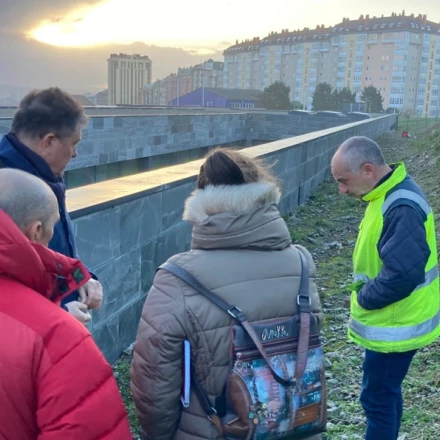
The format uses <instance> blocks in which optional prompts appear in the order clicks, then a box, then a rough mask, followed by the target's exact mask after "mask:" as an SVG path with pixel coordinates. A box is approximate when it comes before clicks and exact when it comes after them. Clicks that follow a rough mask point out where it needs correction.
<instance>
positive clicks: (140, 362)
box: [131, 150, 322, 440]
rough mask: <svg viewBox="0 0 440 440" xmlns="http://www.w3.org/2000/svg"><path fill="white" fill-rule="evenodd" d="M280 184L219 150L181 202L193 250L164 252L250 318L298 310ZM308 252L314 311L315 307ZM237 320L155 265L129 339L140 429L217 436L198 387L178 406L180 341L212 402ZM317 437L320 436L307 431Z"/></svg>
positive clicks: (293, 253)
mask: <svg viewBox="0 0 440 440" xmlns="http://www.w3.org/2000/svg"><path fill="white" fill-rule="evenodd" d="M280 196H281V192H280V189H279V187H278V185H277V183H276V181H275V180H274V178H273V177H272V176H271V175H270V173H269V172H268V171H267V170H266V169H265V168H264V167H263V166H262V165H261V164H260V163H259V162H258V161H257V160H255V159H251V158H249V157H247V156H245V155H244V154H242V153H239V152H237V151H233V150H216V151H215V152H213V153H211V154H210V155H209V156H208V157H207V159H206V161H205V163H204V165H202V167H201V169H200V174H199V180H198V189H197V190H195V191H194V192H193V194H192V195H191V196H190V197H189V198H188V199H187V201H186V203H185V211H184V216H183V217H184V219H185V220H188V221H190V222H191V223H192V224H193V232H192V244H191V251H189V252H185V253H183V254H179V255H175V256H174V257H172V258H170V260H169V261H170V262H173V263H175V264H177V265H179V266H181V267H182V268H184V269H185V270H187V271H188V272H190V273H191V274H192V275H194V276H195V277H196V278H197V279H198V280H199V281H200V283H202V284H203V285H204V286H205V287H206V288H207V289H208V290H210V291H212V292H213V293H215V294H216V295H218V296H220V297H221V298H222V299H224V300H225V301H227V302H228V303H230V304H234V305H236V306H238V307H239V308H240V309H241V310H243V312H244V313H245V314H246V315H247V317H248V319H249V321H251V322H253V321H260V320H266V319H271V318H282V317H287V316H291V315H293V314H295V313H296V311H297V307H296V295H297V294H298V290H299V283H300V278H301V262H300V256H299V251H298V250H297V249H296V248H295V247H293V246H292V245H291V237H290V234H289V230H288V229H287V226H286V223H285V222H284V220H283V219H282V218H281V216H280V212H279V210H278V208H277V204H278V202H279V200H280ZM302 250H303V251H304V252H305V254H306V255H307V259H308V264H309V270H310V284H309V295H310V297H311V300H312V310H313V313H314V314H315V316H316V317H317V320H318V324H319V325H320V324H321V322H322V310H321V305H320V301H319V296H318V293H317V290H316V285H315V282H314V278H315V265H314V263H313V260H312V257H311V255H310V254H309V252H307V251H306V250H305V249H304V248H302ZM234 324H236V322H235V321H234V320H233V319H232V318H231V317H230V316H229V315H228V314H226V313H225V312H223V311H222V310H220V309H219V308H218V307H216V306H215V305H214V304H213V303H211V302H210V301H209V300H208V299H206V298H205V297H203V296H202V295H200V294H199V293H197V292H196V291H195V290H194V289H192V288H191V287H190V286H189V285H187V284H185V283H184V282H183V281H181V280H180V279H178V278H176V277H175V276H174V275H172V274H170V273H168V272H166V271H163V270H161V271H159V272H158V273H157V274H156V277H155V279H154V281H153V286H152V288H151V290H150V292H149V294H148V297H147V300H146V302H145V305H144V309H143V313H142V318H141V322H140V325H139V330H138V335H137V339H136V344H135V348H134V358H133V365H132V383H131V390H132V393H133V398H134V401H135V404H136V409H137V413H138V416H139V420H140V424H141V426H142V430H143V433H144V438H146V439H149V440H169V439H175V440H200V439H213V440H214V439H217V438H218V433H217V430H216V428H215V427H214V425H213V424H212V423H211V422H210V421H209V420H208V418H207V417H206V414H205V412H204V411H203V409H202V407H201V405H200V402H199V401H198V399H197V396H196V395H195V394H194V393H193V392H192V393H191V404H190V406H189V407H188V408H182V406H181V403H180V392H181V384H182V341H183V340H185V339H186V340H189V341H190V344H191V356H192V358H191V362H192V365H193V366H194V369H195V373H196V376H197V378H198V380H199V381H200V383H201V385H202V387H203V388H204V390H205V391H206V393H207V394H208V397H209V398H210V400H211V402H215V401H216V398H219V396H221V395H222V392H223V390H224V387H225V383H226V380H227V377H228V373H229V364H228V363H229V360H230V341H231V337H230V335H231V328H232V326H233V325H234ZM314 438H319V437H314Z"/></svg>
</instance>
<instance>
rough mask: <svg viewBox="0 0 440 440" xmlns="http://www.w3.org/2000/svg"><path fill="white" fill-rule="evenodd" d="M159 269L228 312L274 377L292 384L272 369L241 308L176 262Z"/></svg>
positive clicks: (280, 381) (163, 265) (284, 382)
mask: <svg viewBox="0 0 440 440" xmlns="http://www.w3.org/2000/svg"><path fill="white" fill-rule="evenodd" d="M159 269H162V270H166V271H167V272H170V273H172V274H173V275H174V276H176V277H178V278H180V279H181V280H182V281H185V283H187V284H189V285H190V286H191V287H192V288H193V289H195V290H196V291H197V292H199V293H200V294H202V295H203V296H204V297H205V298H207V299H209V300H210V301H211V302H213V303H214V304H215V305H216V306H217V307H219V308H220V309H222V310H223V311H224V312H225V313H228V314H229V315H231V316H232V318H234V319H235V320H236V321H238V323H239V324H240V325H241V326H242V327H243V328H244V330H245V331H246V333H247V334H248V335H249V337H250V338H251V339H252V342H253V343H254V344H255V347H256V348H257V349H258V351H259V352H260V354H261V356H262V357H263V359H264V360H265V361H266V363H267V365H268V367H269V368H270V370H271V372H272V376H273V377H274V379H275V380H276V381H277V382H279V383H281V384H282V385H285V386H288V385H292V384H293V382H292V380H291V379H290V378H283V377H281V376H280V375H279V374H278V373H277V372H276V371H275V370H274V368H273V367H272V363H271V362H270V360H269V357H268V355H267V353H266V350H265V349H264V347H263V344H262V343H261V341H260V339H259V337H258V335H257V334H256V333H255V330H254V328H253V327H252V325H251V324H250V323H249V321H248V319H247V317H246V315H245V314H244V313H243V312H242V310H241V309H239V308H238V307H237V306H233V305H230V304H228V303H227V302H226V301H224V300H223V299H222V298H220V297H219V296H217V295H215V294H214V293H212V292H210V291H209V290H208V289H206V288H205V287H204V286H203V285H202V284H201V283H200V282H199V281H198V280H197V279H196V278H195V277H194V276H193V275H191V274H190V273H189V272H187V271H186V270H185V269H183V268H182V267H180V266H178V265H177V264H174V263H168V262H167V263H164V264H162V265H161V266H160V267H159Z"/></svg>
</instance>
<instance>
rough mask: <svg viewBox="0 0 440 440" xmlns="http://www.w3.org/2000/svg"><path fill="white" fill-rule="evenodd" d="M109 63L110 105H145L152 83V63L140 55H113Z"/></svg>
mask: <svg viewBox="0 0 440 440" xmlns="http://www.w3.org/2000/svg"><path fill="white" fill-rule="evenodd" d="M107 63H108V104H109V105H118V104H125V105H144V104H145V86H146V85H147V84H149V83H151V65H152V62H151V60H150V58H148V57H147V56H142V55H138V54H134V55H129V54H123V53H120V54H111V55H110V58H109V59H108V60H107Z"/></svg>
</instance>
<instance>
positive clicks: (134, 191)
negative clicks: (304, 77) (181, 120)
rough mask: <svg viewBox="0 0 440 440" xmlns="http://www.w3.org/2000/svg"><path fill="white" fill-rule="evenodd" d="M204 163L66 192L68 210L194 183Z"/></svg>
mask: <svg viewBox="0 0 440 440" xmlns="http://www.w3.org/2000/svg"><path fill="white" fill-rule="evenodd" d="M383 118H395V116H394V115H387V116H381V117H380V118H374V119H367V120H363V121H359V122H353V123H349V124H346V125H341V126H337V127H333V128H328V129H324V130H320V131H315V132H312V133H307V134H304V135H300V136H295V137H291V138H287V139H282V140H279V141H275V142H270V143H266V144H261V145H257V146H255V147H250V148H247V149H246V150H245V151H246V153H247V154H249V155H251V156H252V157H257V156H260V157H266V156H270V155H271V154H275V153H277V152H279V151H281V150H285V149H289V148H296V147H298V146H299V145H301V144H303V143H305V142H310V141H313V140H317V139H319V138H324V137H326V136H328V135H331V134H334V133H338V132H343V131H345V130H348V129H350V128H352V127H355V126H361V125H364V124H371V123H374V122H375V121H377V120H378V119H383ZM202 163H203V159H199V160H196V161H193V162H187V163H184V164H179V165H174V166H171V167H165V168H160V169H157V170H153V171H147V172H144V173H139V174H135V175H131V176H126V177H122V178H118V179H113V180H107V181H104V182H100V183H95V184H92V185H87V186H83V187H80V188H75V189H71V190H68V191H67V208H68V210H69V212H70V213H71V216H72V218H78V217H81V216H83V215H86V214H90V213H92V212H97V211H101V210H103V209H106V208H109V207H111V206H115V205H118V204H121V203H125V202H128V201H131V200H134V199H137V198H140V197H144V196H145V195H146V194H148V193H155V192H158V191H161V190H162V189H163V188H167V187H172V186H178V185H181V184H184V183H186V182H188V181H191V180H194V179H195V178H196V176H197V174H198V172H199V169H200V166H201V164H202Z"/></svg>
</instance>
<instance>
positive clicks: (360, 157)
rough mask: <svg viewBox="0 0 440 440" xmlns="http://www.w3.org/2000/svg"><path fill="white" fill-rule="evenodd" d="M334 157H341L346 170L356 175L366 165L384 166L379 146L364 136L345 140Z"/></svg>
mask: <svg viewBox="0 0 440 440" xmlns="http://www.w3.org/2000/svg"><path fill="white" fill-rule="evenodd" d="M336 155H342V157H343V159H344V161H345V163H346V165H347V168H348V169H349V170H350V171H351V172H352V173H355V174H358V173H359V172H360V170H361V168H362V166H363V165H364V164H366V163H370V164H371V165H374V166H383V165H386V162H385V158H384V157H383V154H382V150H381V149H380V147H379V145H377V143H376V142H374V141H373V140H372V139H369V138H367V137H365V136H354V137H351V138H350V139H348V140H346V141H345V142H344V143H343V144H342V145H341V146H340V147H339V148H338V151H337V152H336V154H335V156H336Z"/></svg>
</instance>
